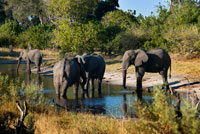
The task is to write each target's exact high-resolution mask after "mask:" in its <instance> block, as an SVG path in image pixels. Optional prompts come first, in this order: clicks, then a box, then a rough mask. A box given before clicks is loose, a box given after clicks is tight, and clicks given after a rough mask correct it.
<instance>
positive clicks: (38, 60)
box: [17, 49, 42, 72]
mask: <svg viewBox="0 0 200 134" xmlns="http://www.w3.org/2000/svg"><path fill="white" fill-rule="evenodd" d="M21 59H23V60H26V62H27V72H30V71H31V70H30V63H31V62H34V63H35V65H36V66H37V72H39V71H40V65H41V64H42V53H41V52H40V50H38V49H34V50H25V51H23V52H21V53H20V56H19V59H18V64H17V72H18V69H19V65H20V62H21Z"/></svg>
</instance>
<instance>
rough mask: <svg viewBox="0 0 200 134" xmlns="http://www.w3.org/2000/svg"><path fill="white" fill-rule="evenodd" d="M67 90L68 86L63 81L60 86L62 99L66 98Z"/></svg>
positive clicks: (65, 81)
mask: <svg viewBox="0 0 200 134" xmlns="http://www.w3.org/2000/svg"><path fill="white" fill-rule="evenodd" d="M67 88H68V86H67V80H64V81H63V82H62V85H61V97H62V98H67V96H66V93H67Z"/></svg>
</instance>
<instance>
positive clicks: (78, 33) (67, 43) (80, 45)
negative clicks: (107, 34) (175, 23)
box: [53, 20, 100, 53]
mask: <svg viewBox="0 0 200 134" xmlns="http://www.w3.org/2000/svg"><path fill="white" fill-rule="evenodd" d="M99 28H100V25H99V24H98V23H96V22H93V21H89V22H88V23H85V24H82V23H75V24H71V23H69V22H68V21H66V20H62V21H60V22H59V25H58V27H57V29H55V30H54V35H55V39H53V42H54V43H55V44H56V45H57V46H61V48H62V51H64V52H70V51H74V52H77V53H83V52H93V51H94V49H95V48H96V47H98V42H97V39H96V37H97V33H98V31H99Z"/></svg>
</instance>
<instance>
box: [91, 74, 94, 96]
mask: <svg viewBox="0 0 200 134" xmlns="http://www.w3.org/2000/svg"><path fill="white" fill-rule="evenodd" d="M90 87H92V98H94V78H92V79H91V80H90Z"/></svg>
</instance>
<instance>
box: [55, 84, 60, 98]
mask: <svg viewBox="0 0 200 134" xmlns="http://www.w3.org/2000/svg"><path fill="white" fill-rule="evenodd" d="M54 86H55V89H56V95H57V98H60V85H59V84H58V83H56V84H54Z"/></svg>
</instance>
